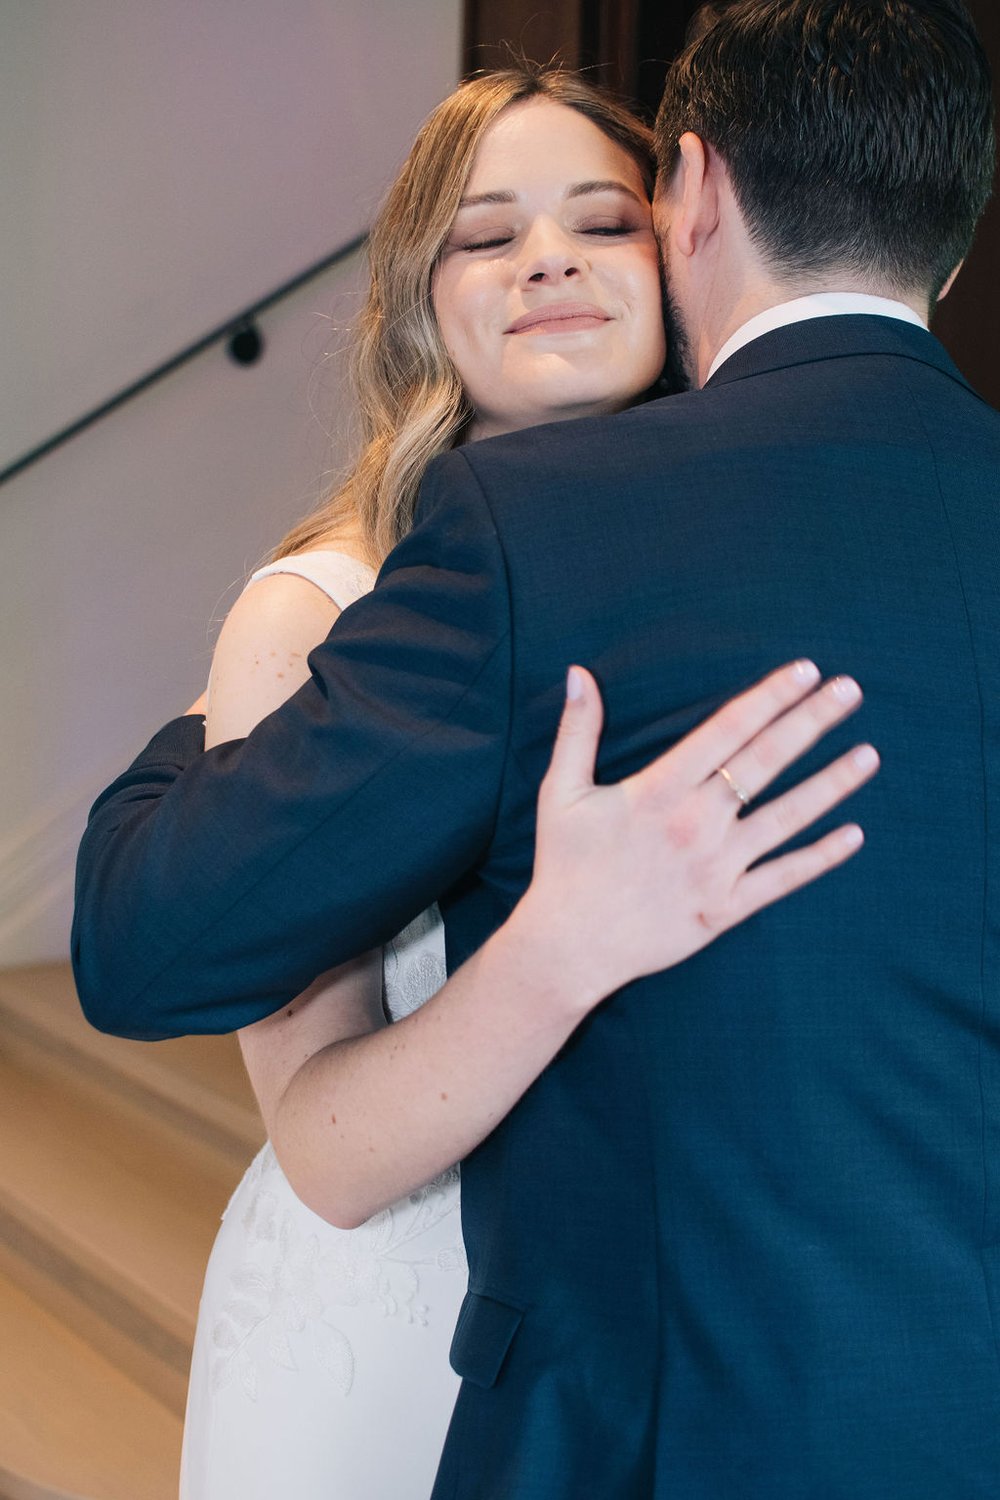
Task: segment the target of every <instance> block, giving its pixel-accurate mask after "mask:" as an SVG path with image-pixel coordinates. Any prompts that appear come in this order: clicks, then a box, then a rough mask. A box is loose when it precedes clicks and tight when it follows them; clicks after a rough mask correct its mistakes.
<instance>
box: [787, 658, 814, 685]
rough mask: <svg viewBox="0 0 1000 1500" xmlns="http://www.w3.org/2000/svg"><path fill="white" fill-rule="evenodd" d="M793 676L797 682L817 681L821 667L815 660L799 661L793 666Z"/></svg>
mask: <svg viewBox="0 0 1000 1500" xmlns="http://www.w3.org/2000/svg"><path fill="white" fill-rule="evenodd" d="M792 676H793V677H794V678H795V680H796V682H816V681H817V680H818V678H819V667H817V665H816V663H815V662H814V661H805V660H803V661H797V662H796V663H795V665H794V666H793V667H792Z"/></svg>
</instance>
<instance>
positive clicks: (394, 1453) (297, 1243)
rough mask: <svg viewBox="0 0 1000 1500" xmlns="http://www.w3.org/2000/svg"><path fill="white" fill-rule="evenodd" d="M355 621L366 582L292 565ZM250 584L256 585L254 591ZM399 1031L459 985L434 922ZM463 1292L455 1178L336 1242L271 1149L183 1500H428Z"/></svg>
mask: <svg viewBox="0 0 1000 1500" xmlns="http://www.w3.org/2000/svg"><path fill="white" fill-rule="evenodd" d="M273 572H285V573H295V574H297V575H299V576H301V577H304V578H307V579H309V580H310V581H311V582H312V583H314V584H315V585H316V586H317V587H319V588H321V589H322V590H323V592H324V593H326V594H328V595H329V597H330V598H331V599H333V601H334V602H335V603H336V604H338V605H340V606H341V608H346V606H347V605H348V604H350V603H352V602H353V601H354V600H355V599H356V598H358V597H359V596H360V595H361V594H362V593H365V592H367V590H368V589H370V588H371V586H372V584H373V582H374V574H373V573H372V571H371V569H370V568H366V567H364V566H363V565H362V564H360V563H357V562H354V561H353V560H352V559H350V558H347V557H345V556H344V555H343V554H342V553H337V552H329V551H314V552H309V553H302V554H300V555H298V556H296V557H291V558H282V559H281V560H280V561H279V562H278V563H274V564H271V565H270V566H269V567H267V568H262V569H261V570H260V572H258V573H255V574H254V579H256V578H259V577H261V576H263V575H265V574H268V573H273ZM252 581H253V580H251V582H252ZM383 974H384V996H385V1006H386V1011H387V1014H388V1015H389V1017H390V1018H391V1019H392V1020H398V1019H399V1018H400V1017H401V1016H404V1015H406V1014H408V1013H409V1012H410V1011H412V1010H415V1009H416V1008H417V1007H418V1006H419V1005H422V1004H423V1003H424V1001H425V1000H428V999H429V998H430V996H431V995H433V994H434V993H435V991H437V990H438V989H440V988H441V986H442V985H443V984H444V981H445V962H444V938H443V931H442V927H441V920H440V917H439V916H438V914H437V912H436V910H434V909H432V910H431V911H430V912H427V913H425V914H424V916H422V917H419V918H418V919H417V920H416V921H415V922H413V923H411V925H410V926H409V927H407V928H406V930H405V931H404V932H403V933H401V934H400V936H399V937H398V938H397V939H396V940H395V941H394V942H392V943H390V944H388V945H387V946H386V948H385V950H384V953H383ZM466 1280H467V1271H466V1261H465V1252H464V1248H463V1245H462V1230H461V1222H460V1215H459V1181H458V1168H457V1167H455V1168H454V1169H453V1170H452V1171H450V1172H446V1173H445V1174H444V1175H443V1176H442V1177H440V1178H438V1179H437V1180H436V1181H434V1182H432V1183H430V1184H429V1185H428V1186H427V1187H424V1188H421V1189H420V1190H419V1191H418V1192H415V1193H411V1194H410V1195H409V1197H407V1198H405V1199H403V1200H402V1201H401V1202H399V1203H396V1204H394V1205H393V1206H392V1207H391V1208H388V1209H386V1210H385V1211H384V1212H382V1213H380V1214H376V1216H375V1217H374V1218H373V1219H370V1220H369V1221H368V1222H367V1223H366V1224H363V1225H362V1226H361V1227H360V1228H359V1229H351V1230H346V1229H338V1228H336V1227H335V1226H334V1225H332V1224H328V1223H327V1222H326V1220H325V1219H321V1218H319V1217H318V1216H317V1215H316V1214H314V1213H312V1212H311V1210H310V1209H308V1208H306V1207H305V1205H304V1204H303V1203H302V1202H300V1200H299V1199H298V1198H296V1196H295V1194H294V1193H293V1192H292V1190H291V1188H290V1187H289V1185H288V1182H287V1181H286V1179H285V1175H284V1173H283V1172H282V1170H281V1168H280V1166H279V1165H278V1162H277V1160H276V1158H275V1155H274V1152H273V1150H272V1148H271V1146H270V1144H269V1143H268V1144H267V1145H265V1146H264V1147H263V1149H262V1150H261V1151H260V1153H259V1155H258V1156H257V1157H256V1159H255V1160H254V1161H253V1163H252V1164H251V1166H250V1168H249V1169H248V1171H247V1173H246V1175H245V1177H244V1178H243V1181H242V1182H241V1183H240V1185H239V1187H238V1188H237V1189H236V1192H235V1193H234V1194H233V1197H232V1199H231V1200H230V1203H229V1206H228V1208H227V1209H226V1211H225V1213H224V1214H223V1216H222V1225H221V1228H220V1229H219V1233H218V1237H217V1239H216V1241H215V1246H214V1248H213V1250H212V1254H211V1257H210V1259H209V1263H208V1270H207V1273H206V1276H205V1286H204V1291H203V1293H202V1299H201V1307H200V1310H199V1314H198V1327H197V1332H196V1335H195V1344H194V1354H193V1358H192V1363H191V1380H190V1386H189V1390H188V1406H187V1417H186V1420H185V1427H184V1452H183V1457H182V1461H181V1489H180V1493H181V1500H279V1497H280V1500H427V1497H428V1495H429V1494H430V1491H431V1487H432V1485H433V1482H434V1476H435V1473H436V1471H437V1465H438V1459H439V1457H440V1453H441V1448H442V1445H443V1443H444V1437H445V1433H446V1431H447V1427H448V1422H449V1420H450V1417H451V1412H452V1408H453V1406H454V1403H455V1397H456V1395H457V1392H458V1384H459V1382H458V1377H457V1376H456V1375H455V1374H454V1373H453V1371H452V1369H451V1367H450V1366H449V1364H448V1349H449V1345H450V1343H451V1336H452V1333H453V1332H454V1328H455V1321H456V1318H457V1316H458V1309H459V1306H460V1304H461V1301H462V1297H463V1296H464V1293H465V1287H466Z"/></svg>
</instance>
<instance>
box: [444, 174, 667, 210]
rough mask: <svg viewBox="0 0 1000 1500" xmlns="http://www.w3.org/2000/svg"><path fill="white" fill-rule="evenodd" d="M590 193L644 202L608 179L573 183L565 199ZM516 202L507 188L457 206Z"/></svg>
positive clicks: (635, 194)
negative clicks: (625, 197) (623, 195)
mask: <svg viewBox="0 0 1000 1500" xmlns="http://www.w3.org/2000/svg"><path fill="white" fill-rule="evenodd" d="M591 193H624V194H625V195H626V196H627V197H629V198H633V199H634V200H635V202H636V203H644V200H643V199H642V198H640V197H639V194H638V193H636V192H634V191H633V190H632V188H630V187H626V185H625V183H624V182H618V181H616V180H615V179H614V178H610V177H609V178H595V179H594V181H592V182H575V183H574V184H573V186H572V187H571V188H568V189H567V192H566V197H567V198H585V197H587V196H589V195H590V194H591ZM516 201H517V194H516V193H514V192H512V191H511V190H510V189H509V188H507V189H506V190H504V191H502V192H494V193H472V194H471V195H470V196H469V197H467V198H463V199H462V200H461V201H460V203H459V205H458V206H459V208H476V207H477V206H478V205H479V204H481V203H515V202H516Z"/></svg>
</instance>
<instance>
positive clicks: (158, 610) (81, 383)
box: [0, 0, 461, 964]
mask: <svg viewBox="0 0 1000 1500" xmlns="http://www.w3.org/2000/svg"><path fill="white" fill-rule="evenodd" d="M460 10H461V7H460V3H459V0H421V3H419V4H413V3H412V0H411V3H406V0H365V3H364V4H360V3H353V0H352V3H351V4H349V5H348V4H344V3H342V0H282V4H281V5H280V6H279V5H275V4H274V3H273V0H88V3H87V4H86V5H80V4H79V3H78V0H32V3H31V4H30V5H27V4H25V3H24V0H0V35H2V36H3V47H2V49H0V59H2V60H0V134H2V136H3V138H4V140H5V142H8V141H9V142H12V143H13V149H12V150H10V151H8V150H7V149H6V148H5V152H4V159H3V163H2V166H0V172H2V174H3V177H4V178H5V179H7V180H6V181H5V182H4V192H3V198H4V202H5V203H11V202H13V203H15V204H16V205H17V212H16V213H12V214H8V213H7V212H5V214H4V215H3V219H2V224H0V234H2V235H3V238H4V241H5V243H4V244H3V245H2V247H0V255H2V263H3V265H4V282H5V294H6V295H5V297H4V299H3V307H2V309H0V339H2V341H3V348H4V351H5V355H6V356H7V357H6V358H5V360H4V368H3V373H2V375H0V390H2V398H3V399H2V400H0V413H2V426H0V466H2V465H3V464H4V463H9V462H11V461H12V460H13V459H14V458H16V457H17V456H18V455H19V453H21V452H23V451H25V450H26V449H27V448H28V447H30V446H31V445H32V444H34V443H36V442H38V441H39V440H41V439H44V438H45V437H46V436H48V434H49V433H50V432H52V431H54V430H56V429H57V428H58V427H60V426H61V425H64V424H65V423H66V422H68V421H70V420H72V419H73V418H74V417H76V416H78V415H80V414H81V413H82V412H83V411H85V410H87V409H88V408H89V407H91V406H93V405H96V404H98V403H99V402H100V401H102V400H104V399H106V398H107V397H108V396H110V395H111V394H113V393H114V392H115V391H116V390H118V389H120V388H121V387H122V386H123V385H125V384H127V383H128V382H129V381H131V380H132V379H134V378H136V377H137V376H139V375H141V374H143V373H145V371H146V370H147V369H149V368H151V367H152V366H153V365H155V364H156V363H157V362H159V361H160V360H162V359H164V358H166V357H168V356H169V355H171V354H172V353H174V352H175V351H176V350H177V349H179V348H181V347H182V346H183V345H184V344H186V343H188V342H190V341H192V340H194V339H195V338H197V337H198V336H199V335H200V334H202V333H204V332H206V331H207V330H208V329H209V328H211V327H214V326H215V325H217V324H219V323H221V322H222V321H223V320H224V319H226V318H227V317H229V316H230V315H232V314H233V313H236V312H238V311H239V310H240V309H241V308H242V307H244V306H246V305H247V304H248V303H249V302H251V301H252V300H253V299H254V298H256V297H258V296H260V295H262V294H265V293H266V292H268V291H269V290H270V289H271V288H272V287H274V286H275V285H277V284H278V283H280V282H281V281H283V280H284V279H286V278H288V277H290V276H291V275H293V274H295V273H296V272H297V271H299V270H300V269H302V268H304V267H305V266H306V265H308V264H310V263H311V262H312V261H314V260H317V259H319V258H320V257H321V256H322V255H323V254H325V253H326V252H328V251H329V250H331V249H333V248H335V247H336V246H337V245H338V244H340V243H342V242H344V241H345V240H347V239H349V238H350V237H351V236H352V235H353V234H355V233H356V232H357V231H358V230H359V229H361V228H363V227H364V226H365V224H366V223H367V221H368V218H369V215H370V212H371V209H372V206H373V205H374V203H375V202H376V201H377V200H378V198H379V196H380V194H381V192H382V191H383V189H384V187H385V186H386V184H387V182H388V181H389V179H390V177H391V175H392V173H393V171H394V169H395V168H396V166H397V165H398V163H399V161H400V160H401V158H402V156H403V155H404V154H405V151H406V149H407V146H408V144H409V141H410V139H412V135H413V132H414V130H415V128H416V126H417V124H418V123H419V121H420V119H421V118H422V117H423V116H424V115H425V114H426V113H427V111H428V110H429V109H430V108H431V107H432V106H433V104H434V103H435V102H436V101H437V100H438V99H439V98H440V97H442V96H443V95H444V94H445V93H446V92H447V91H448V90H449V89H450V88H451V87H452V86H453V84H454V82H455V80H456V78H457V74H458V67H459V37H460V24H461V18H460ZM363 278H364V267H363V264H362V263H361V261H360V259H359V258H356V259H355V261H354V262H353V263H350V264H348V265H345V266H343V267H341V268H339V269H337V270H335V271H333V272H328V273H326V275H325V276H324V277H323V278H321V279H319V280H317V281H315V282H313V283H311V284H310V285H308V286H307V287H305V288H303V289H301V290H300V291H299V292H297V293H296V294H295V295H294V296H293V297H291V298H289V299H288V300H286V301H285V302H283V303H282V304H280V305H279V306H278V307H276V308H275V309H273V310H272V311H271V312H270V313H268V314H266V315H265V317H264V318H263V320H262V322H261V329H262V332H263V334H264V337H265V341H266V348H265V355H264V358H263V359H262V360H261V361H260V363H258V364H257V365H254V366H250V367H242V368H241V367H237V366H235V365H233V364H232V363H231V362H230V361H229V360H228V358H227V357H226V354H225V352H224V350H223V349H222V348H215V349H212V350H209V351H207V352H206V353H204V354H202V355H200V356H199V357H198V358H197V359H196V360H195V361H194V362H192V363H191V364H189V365H187V366H185V367H184V368H182V369H181V370H179V371H177V372H176V373H175V374H173V375H172V376H170V377H169V378H168V379H167V380H166V381H164V382H163V383H162V384H160V385H158V386H156V387H154V388H153V389H152V390H151V391H149V392H147V393H146V394H144V395H142V396H140V397H138V398H137V399H136V400H134V401H133V402H131V403H130V404H129V405H128V406H126V407H124V408H122V409H120V410H119V411H118V412H116V413H115V414H113V415H112V416H110V417H108V418H107V419H105V420H104V421H102V422H101V423H100V424H99V425H98V426H96V427H94V428H91V429H90V430H89V431H87V432H85V433H84V434H82V435H81V436H79V437H77V438H75V439H73V440H72V441H71V442H70V443H69V444H67V445H66V446H65V447H63V448H62V449H60V450H58V451H57V452H55V453H53V454H51V455H50V456H49V457H47V458H45V459H43V460H42V461H41V462H40V463H38V464H37V465H36V466H34V467H33V468H31V469H29V470H26V471H25V472H24V473H22V474H21V475H19V476H18V477H17V478H15V479H14V480H12V481H11V482H10V483H8V484H7V485H6V486H5V487H3V488H2V489H0V640H2V643H3V644H2V649H0V701H2V703H3V717H2V720H0V752H2V758H3V764H4V772H3V792H2V795H0V963H3V964H13V963H22V962H34V961H38V960H41V959H44V958H49V957H60V956H62V955H64V954H65V952H66V945H67V933H68V920H69V910H70V886H71V878H72V860H73V852H74V848H75V844H76V841H77V839H78V836H79V831H80V828H81V827H82V822H83V818H84V816H85V811H86V807H87V805H88V804H89V801H90V800H91V798H92V797H93V796H94V795H95V794H96V792H97V791H98V790H99V789H100V787H101V786H102V785H103V784H104V783H105V782H106V781H107V780H108V779H109V777H110V776H111V775H113V774H114V773H115V772H116V771H117V770H118V769H120V768H121V766H122V765H124V763H125V762H126V761H127V760H128V759H129V758H131V755H132V754H133V753H134V752H135V751H136V750H137V749H138V748H139V746H140V745H141V744H142V743H143V742H144V740H145V739H146V738H147V737H148V735H149V734H150V733H151V732H152V731H153V730H154V729H155V728H156V727H157V726H158V725H159V724H160V723H161V722H163V721H164V720H165V719H166V718H168V717H170V716H171V715H172V714H174V713H175V712H178V711H180V710H182V709H183V708H184V707H186V706H187V704H188V703H189V702H190V701H191V700H192V699H193V698H194V697H195V696H196V694H197V693H198V692H199V691H200V689H201V687H202V686H203V683H204V679H205V675H206V672H207V668H208V661H209V657H210V652H211V644H212V641H213V640H214V635H215V631H216V629H217V625H218V622H219V620H220V619H221V616H222V615H223V613H224V612H225V609H226V607H227V605H228V603H229V602H231V600H232V597H233V595H234V593H235V592H236V590H237V589H238V587H239V586H240V584H241V582H242V580H243V579H244V577H245V575H246V573H247V571H248V570H249V569H250V568H252V566H253V565H254V564H255V563H256V562H257V561H258V560H259V558H260V556H261V554H262V553H264V552H265V551H266V549H267V548H268V547H269V545H271V544H272V543H273V542H274V541H275V540H276V539H277V537H278V536H279V535H280V534H281V532H282V530H283V529H284V528H285V526H286V525H287V524H288V523H289V522H290V521H291V520H292V519H294V518H295V517H296V516H298V515H299V514H301V513H302V512H303V511H304V510H305V509H307V508H308V507H309V505H310V504H311V503H312V502H313V501H314V500H316V499H317V498H318V497H319V495H320V494H321V493H322V491H323V488H324V484H325V480H324V475H328V474H329V471H330V470H331V468H336V467H337V466H338V465H339V464H340V462H342V460H343V457H344V433H345V428H346V426H347V423H348V419H349V412H348V411H347V409H346V397H345V395H344V392H343V383H342V373H343V372H342V361H341V360H340V359H339V358H338V355H337V350H338V349H340V348H342V346H343V343H344V331H343V330H344V328H345V326H346V325H347V324H348V323H349V322H350V319H351V316H352V315H353V311H354V309H355V308H356V306H357V299H358V295H359V290H360V288H361V286H362V285H363Z"/></svg>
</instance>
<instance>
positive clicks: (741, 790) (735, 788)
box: [719, 766, 750, 807]
mask: <svg viewBox="0 0 1000 1500" xmlns="http://www.w3.org/2000/svg"><path fill="white" fill-rule="evenodd" d="M719 775H720V776H721V777H722V779H723V781H724V782H725V783H726V785H727V787H729V790H730V791H731V792H735V794H736V796H737V797H738V798H739V799H740V803H741V804H742V806H743V807H749V806H750V793H749V792H748V791H747V789H746V787H745V786H740V784H739V782H738V781H737V780H736V777H735V776H734V775H733V774H732V772H731V771H727V770H726V768H725V766H720V767H719Z"/></svg>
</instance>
